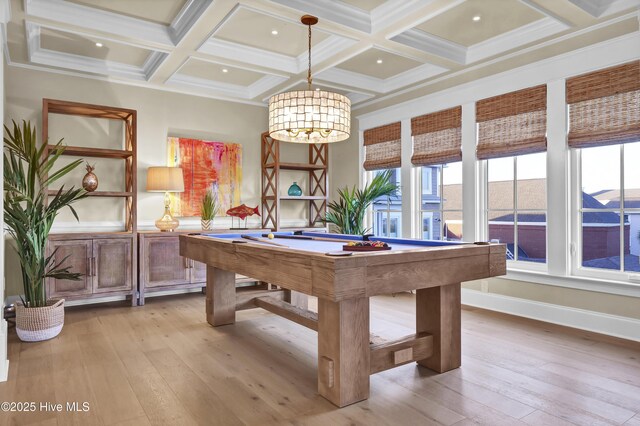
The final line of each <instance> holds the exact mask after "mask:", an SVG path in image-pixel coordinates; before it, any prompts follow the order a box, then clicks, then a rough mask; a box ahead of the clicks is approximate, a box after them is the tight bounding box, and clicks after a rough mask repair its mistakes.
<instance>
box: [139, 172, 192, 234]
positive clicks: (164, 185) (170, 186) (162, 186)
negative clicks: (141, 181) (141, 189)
mask: <svg viewBox="0 0 640 426" xmlns="http://www.w3.org/2000/svg"><path fill="white" fill-rule="evenodd" d="M147 191H148V192H164V214H163V215H162V217H161V218H160V219H158V220H156V228H158V229H159V230H161V231H165V232H171V231H173V230H174V229H176V228H177V227H178V225H180V221H178V219H176V218H175V217H173V215H172V214H171V195H170V194H169V193H170V192H183V191H184V178H183V177H182V169H181V168H180V167H149V168H148V169H147Z"/></svg>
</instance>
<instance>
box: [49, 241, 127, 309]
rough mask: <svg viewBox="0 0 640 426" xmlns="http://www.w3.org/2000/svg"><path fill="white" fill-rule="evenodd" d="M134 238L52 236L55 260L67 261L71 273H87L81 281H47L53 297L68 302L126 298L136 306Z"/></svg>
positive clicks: (51, 245) (50, 246) (51, 248)
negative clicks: (95, 298)
mask: <svg viewBox="0 0 640 426" xmlns="http://www.w3.org/2000/svg"><path fill="white" fill-rule="evenodd" d="M133 244H134V238H133V235H132V234H130V233H124V232H123V233H107V234H52V235H50V237H49V241H48V246H47V252H48V255H50V254H52V253H54V251H55V261H56V262H60V261H61V260H63V259H64V258H65V257H66V258H67V260H66V262H65V265H71V268H70V271H72V272H79V273H81V274H84V275H83V276H82V277H80V280H79V281H72V280H57V279H53V278H47V281H46V285H47V292H48V295H49V296H50V297H63V298H65V299H68V300H77V299H87V298H92V297H106V296H117V295H126V296H131V301H132V302H131V303H132V305H135V304H136V300H137V289H136V286H135V276H134V271H133V267H132V266H133V264H132V253H133V250H132V246H133Z"/></svg>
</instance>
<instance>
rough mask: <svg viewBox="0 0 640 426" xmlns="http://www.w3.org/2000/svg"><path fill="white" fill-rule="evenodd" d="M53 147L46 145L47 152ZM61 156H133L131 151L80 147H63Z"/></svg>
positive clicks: (123, 157)
mask: <svg viewBox="0 0 640 426" xmlns="http://www.w3.org/2000/svg"><path fill="white" fill-rule="evenodd" d="M54 147H55V145H48V148H49V151H51V150H53V148H54ZM62 155H73V156H77V157H98V158H122V159H125V158H129V157H132V156H133V152H132V151H126V150H120V149H103V148H87V147H82V146H65V148H64V152H63V153H62Z"/></svg>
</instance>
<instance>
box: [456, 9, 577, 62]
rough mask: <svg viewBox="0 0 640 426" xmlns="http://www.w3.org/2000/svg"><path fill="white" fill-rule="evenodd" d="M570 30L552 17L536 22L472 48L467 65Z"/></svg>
mask: <svg viewBox="0 0 640 426" xmlns="http://www.w3.org/2000/svg"><path fill="white" fill-rule="evenodd" d="M569 28H570V27H569V26H567V25H566V24H564V23H562V22H559V21H557V20H555V19H554V18H551V17H546V18H543V19H540V20H538V21H534V22H532V23H530V24H528V25H525V26H523V27H519V28H516V29H514V30H511V31H509V32H506V33H504V34H500V35H499V36H496V37H493V38H490V39H488V40H485V41H483V42H481V43H477V44H474V45H473V46H470V47H469V49H468V51H467V62H466V63H468V64H470V63H473V62H476V61H479V60H481V59H485V58H488V57H490V56H494V55H499V54H500V53H502V52H505V51H508V50H511V49H515V48H517V47H520V46H522V45H525V44H528V43H532V42H535V41H537V40H540V39H543V38H545V37H550V36H552V35H555V34H557V33H559V32H561V31H564V30H567V29H569Z"/></svg>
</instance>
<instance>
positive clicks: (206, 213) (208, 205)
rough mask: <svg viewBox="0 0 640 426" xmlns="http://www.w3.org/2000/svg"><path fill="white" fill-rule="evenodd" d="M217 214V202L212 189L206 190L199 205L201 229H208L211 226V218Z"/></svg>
mask: <svg viewBox="0 0 640 426" xmlns="http://www.w3.org/2000/svg"><path fill="white" fill-rule="evenodd" d="M217 214H218V203H217V200H216V196H215V195H214V194H213V191H211V190H208V191H207V192H206V193H205V194H204V196H203V197H202V204H201V206H200V216H201V217H200V224H201V225H202V229H203V230H205V231H208V230H210V229H211V228H212V225H213V219H214V218H215V217H216V215H217Z"/></svg>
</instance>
